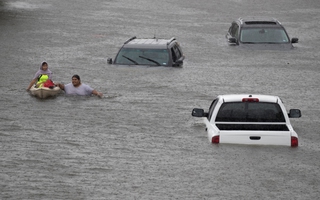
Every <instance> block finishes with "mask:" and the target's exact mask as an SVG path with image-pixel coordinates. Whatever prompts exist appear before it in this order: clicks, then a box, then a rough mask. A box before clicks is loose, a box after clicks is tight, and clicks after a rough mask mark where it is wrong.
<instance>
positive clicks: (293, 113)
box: [288, 109, 301, 118]
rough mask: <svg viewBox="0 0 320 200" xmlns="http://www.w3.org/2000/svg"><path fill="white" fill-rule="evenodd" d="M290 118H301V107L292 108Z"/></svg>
mask: <svg viewBox="0 0 320 200" xmlns="http://www.w3.org/2000/svg"><path fill="white" fill-rule="evenodd" d="M288 115H289V118H299V117H301V111H300V110H299V109H290V111H289V113H288Z"/></svg>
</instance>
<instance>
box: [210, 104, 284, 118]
mask: <svg viewBox="0 0 320 200" xmlns="http://www.w3.org/2000/svg"><path fill="white" fill-rule="evenodd" d="M216 122H285V118H284V115H283V113H282V110H281V108H280V106H279V104H277V103H266V102H232V103H224V104H222V105H221V107H220V110H219V112H218V115H217V117H216Z"/></svg>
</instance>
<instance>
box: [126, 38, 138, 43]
mask: <svg viewBox="0 0 320 200" xmlns="http://www.w3.org/2000/svg"><path fill="white" fill-rule="evenodd" d="M136 38H137V37H136V36H133V37H132V38H130V39H129V40H127V41H125V42H124V44H127V43H129V42H130V41H131V40H134V39H136Z"/></svg>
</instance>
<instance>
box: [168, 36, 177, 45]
mask: <svg viewBox="0 0 320 200" xmlns="http://www.w3.org/2000/svg"><path fill="white" fill-rule="evenodd" d="M174 40H176V38H175V37H172V38H170V40H169V41H168V42H167V45H169V44H170V43H171V42H172V41H174Z"/></svg>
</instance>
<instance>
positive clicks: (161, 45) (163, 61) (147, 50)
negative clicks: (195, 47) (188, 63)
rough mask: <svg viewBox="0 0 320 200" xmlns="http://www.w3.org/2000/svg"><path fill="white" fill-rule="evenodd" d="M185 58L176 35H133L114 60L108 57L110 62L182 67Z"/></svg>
mask: <svg viewBox="0 0 320 200" xmlns="http://www.w3.org/2000/svg"><path fill="white" fill-rule="evenodd" d="M184 58H185V56H184V55H183V52H182V49H181V47H180V44H179V43H178V41H177V40H176V38H174V37H173V38H171V39H160V38H152V39H139V38H137V37H132V38H130V39H129V40H127V41H126V42H125V43H124V44H123V46H122V47H121V48H120V50H119V52H118V54H117V56H116V57H115V59H114V61H113V60H112V58H108V63H109V64H116V65H148V66H167V67H182V66H183V60H184Z"/></svg>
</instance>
